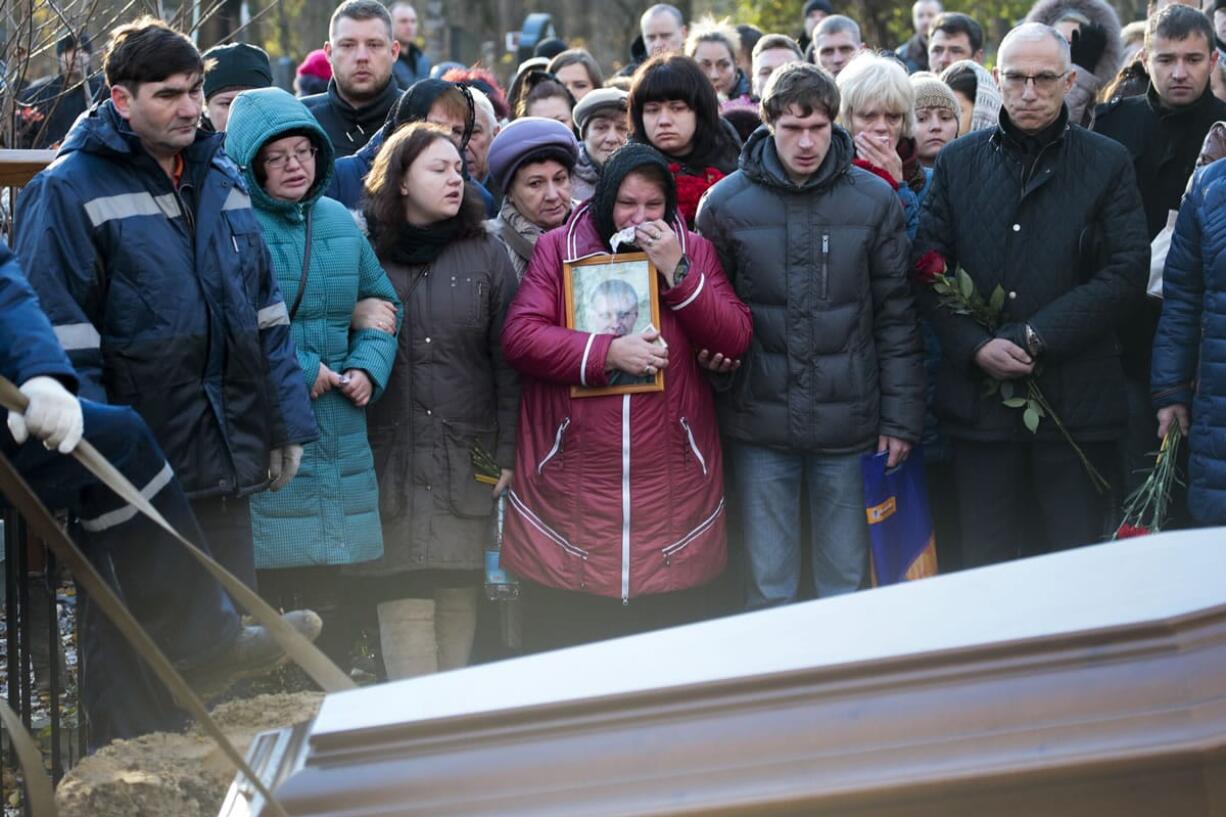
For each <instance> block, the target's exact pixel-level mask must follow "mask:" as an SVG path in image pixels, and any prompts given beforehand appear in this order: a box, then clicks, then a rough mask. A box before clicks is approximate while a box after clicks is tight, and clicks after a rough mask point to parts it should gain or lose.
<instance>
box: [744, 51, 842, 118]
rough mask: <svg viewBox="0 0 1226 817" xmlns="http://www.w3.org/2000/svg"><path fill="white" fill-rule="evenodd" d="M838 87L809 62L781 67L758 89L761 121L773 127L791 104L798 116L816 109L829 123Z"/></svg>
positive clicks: (835, 110) (836, 112) (836, 104)
mask: <svg viewBox="0 0 1226 817" xmlns="http://www.w3.org/2000/svg"><path fill="white" fill-rule="evenodd" d="M839 102H840V100H839V86H838V85H836V84H835V82H834V77H832V76H830V74H829V73H827V72H826V71H825V70H823V69H821V68H818V67H817V66H816V65H814V64H813V63H811V62H789V63H788V64H787V65H784V66H781V67H780V68H779V69H778V70H777V71H775V73H773V74H771V78H770V79H769V80H767V82H766V87H765V88H763V89H762V104H761V108H762V114H761V115H762V121H763V122H765V123H766V124H767V125H770V126H772V127H773V126H774V124H775V122H776V121H778V119H779V117H781V116H783V115H784V114H785V113H787V112H788V111H789V110H790V109H791V108H792V107H796V108H799V109H800V113H801V115H802V116H810V115H811V114H812V113H813V112H814V111H815V110H820V111H822V112H823V113H825V114H826V116H828V117H829V118H830V121H831V122H833V121H834V120H835V119H836V118H838V115H839Z"/></svg>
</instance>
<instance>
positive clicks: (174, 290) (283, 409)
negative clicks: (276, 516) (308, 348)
mask: <svg viewBox="0 0 1226 817" xmlns="http://www.w3.org/2000/svg"><path fill="white" fill-rule="evenodd" d="M105 71H106V76H107V84H108V85H109V86H110V89H111V98H110V99H109V100H107V101H106V102H104V103H103V104H102V105H100V106H98V108H97V109H95V110H94V111H92V112H91V113H90V114H89V115H88V116H86V117H82V118H81V119H80V120H79V121H78V122H77V124H76V125H75V126H74V127H73V129H72V130H71V131H70V132H69V134H68V137H67V139H66V140H65V142H64V144H63V146H62V147H61V148H60V150H59V154H58V156H57V158H56V161H55V162H54V163H52V164H51V165H50V166H49V167H48V168H47V169H46V170H45V171H43V172H42V173H40V174H39V175H38V176H36V177H35V178H34V180H33V181H31V182H30V184H29V185H27V186H26V189H25V190H24V191H23V193H22V195H21V197H20V199H19V201H18V224H19V225H20V228H19V230H18V236H17V246H16V251H17V255H18V257H20V258H21V259H22V262H23V265H24V267H25V269H26V273H27V275H28V276H29V279H30V283H31V284H32V285H33V286H34V289H35V291H37V292H38V293H39V296H40V298H41V300H42V303H43V308H44V309H45V310H46V312H47V314H48V316H49V317H50V318H51V322H52V324H53V325H54V327H55V333H56V335H57V336H58V338H59V340H60V343H61V344H62V345H63V347H64V349H65V350H66V351H67V352H68V355H69V359H70V360H71V361H72V363H73V365H74V366H75V367H76V370H77V373H78V374H79V375H80V376H81V393H82V395H83V396H85V397H88V398H90V399H93V400H97V401H100V402H102V401H105V402H108V403H115V404H122V405H129V406H132V407H133V408H135V409H136V411H137V412H138V413H139V414H140V415H141V417H142V418H143V419H144V420H145V422H146V423H148V424H149V427H150V429H152V431H153V433H154V435H155V436H156V437H157V440H158V443H159V444H160V445H161V447H162V449H163V450H164V451H165V452H166V455H167V457H168V458H169V460H170V464H171V465H172V466H173V467H174V471H175V474H176V475H177V476H178V478H179V480H180V482H182V484H183V487H184V489H185V490H186V492H187V494H188V496H189V497H191V498H192V500H193V509H194V511H195V513H196V516H197V518H198V519H199V520H200V523H201V526H202V527H203V528H204V530H205V532H206V533H207V534H208V537H209V539H210V541H211V542H213V545H214V550H215V552H216V553H217V556H218V560H219V561H220V562H221V563H222V564H223V565H225V566H226V567H227V568H229V570H230V571H231V572H232V573H234V574H236V575H237V576H238V577H239V578H240V579H243V580H244V581H246V582H247V583H248V584H250V585H254V583H255V568H254V559H253V554H252V544H251V526H250V518H249V515H248V510H247V497H249V496H250V495H251V494H253V493H255V492H257V491H262V490H264V489H265V488H270V487H271V488H272V489H274V490H275V489H277V488H280V487H281V486H283V485H284V484H286V483H287V482H288V481H289V479H290V478H292V476H293V474H294V473H295V472H296V471H297V468H298V462H299V460H300V458H301V456H302V444H303V443H306V442H309V441H311V440H314V439H315V438H316V437H317V436H318V430H317V428H316V425H315V418H314V414H313V413H312V411H311V406H310V402H309V399H308V397H307V388H306V383H305V382H304V381H303V378H302V371H301V368H300V367H299V366H298V362H297V360H296V356H295V353H294V348H293V344H292V341H291V340H290V334H289V332H290V326H289V315H288V311H287V309H286V305H285V303H284V301H282V299H281V293H280V291H279V290H278V288H277V285H276V279H275V278H274V277H273V274H272V272H271V270H270V268H269V260H268V251H267V249H266V248H265V247H264V242H263V239H262V238H261V235H260V225H259V222H257V221H256V218H255V214H254V213H253V212H252V210H251V201H250V199H249V198H248V196H247V193H246V191H245V189H244V186H243V185H244V183H243V181H242V176H241V174H240V172H239V169H238V168H237V167H236V166H235V165H234V163H233V162H232V161H231V160H230V159H229V158H227V157H226V155H225V153H224V152H223V151H222V148H221V144H222V138H223V137H222V135H220V134H212V133H206V132H204V131H201V130H199V129H198V123H199V120H200V112H201V104H202V100H201V82H202V76H203V65H202V62H201V58H200V54H199V52H197V51H196V48H195V46H193V45H192V43H191V41H190V40H188V39H187V38H186V37H184V36H183V35H182V34H179V33H178V32H176V31H173V30H171V29H170V28H168V27H167V26H165V25H164V24H163V23H161V22H159V21H153V20H149V19H146V20H140V21H137V22H136V23H132V24H130V25H126V26H121V27H120V28H118V29H116V31H115V33H114V35H113V38H112V41H111V45H110V49H109V51H108V54H107V57H106V61H105Z"/></svg>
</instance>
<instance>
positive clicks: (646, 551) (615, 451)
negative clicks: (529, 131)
mask: <svg viewBox="0 0 1226 817" xmlns="http://www.w3.org/2000/svg"><path fill="white" fill-rule="evenodd" d="M627 227H631V228H634V238H633V244H634V245H635V246H637V247H638V248H641V250H642V251H643V252H645V253H647V255H648V257H649V258H650V259H651V261H652V263H653V264H654V265H655V266H656V268H657V269H658V270H659V289H660V310H659V311H660V324H661V325H660V326H659V327H658V328H659V334H660V336H661V337H662V338H663V340H664V342H665V344H666V345H661V344H659V343H655V342H653V340H654V335H653V334H651V333H647V334H638V333H626V334H622V335H620V336H618V335H615V334H612V333H609V334H594V333H588V332H581V331H577V330H572V329H567V328H566V325H565V324H566V320H565V294H564V292H563V274H562V265H563V262H565V261H569V260H575V259H579V258H585V257H589V256H593V255H598V254H602V253H609V252H610V244H609V240H610V238H611V237H612V236H613V234H614V233H616V232H618V231H619V230H623V229H625V228H627ZM749 337H750V316H749V309H748V308H747V307H746V306H745V305H744V304H743V303H741V301H740V300H739V299H738V298H737V297H736V295H735V293H734V292H733V290H732V287H731V285H730V284H729V282H728V280H727V278H725V277H724V272H723V270H722V269H721V267H720V264H719V260H718V258H717V257H716V254H715V250H714V249H713V248H712V246H711V244H710V243H708V242H707V240H706V239H704V238H702V237H701V236H699V235H697V234H696V233H692V232H689V231H687V230H686V229H685V227H684V224H683V222H682V221H681V220H680V219H679V218H678V217H677V215H676V191H675V186H674V181H673V176H672V174H671V173H670V172H669V170H668V163H667V161H666V160H665V158H664V157H663V156H661V155H660V153H659V152H658V151H656V150H655V149H653V148H651V147H649V146H646V145H639V144H629V145H626V146H625V147H623V148H621V149H620V150H619V151H618V152H617V153H615V154H613V156H612V157H611V158H610V159H609V161H608V163H607V164H606V168H605V173H604V175H603V176H602V177H601V180H600V182H599V183H598V184H597V187H596V192H595V194H594V195H593V196H592V199H591V200H590V201H589V202H587V203H585V204H583V205H581V206H580V207H578V208H576V210H575V212H574V213H573V214H572V215H571V217H570V219H569V220H568V221H567V223H566V224H565V225H563V226H562V227H560V228H558V229H556V230H553V231H552V232H550V233H548V234H546V235H545V236H543V237H542V238H541V239H540V241H539V242H538V244H537V247H536V252H535V253H534V255H533V257H532V263H531V264H530V266H529V267H528V270H527V272H526V274H525V275H524V278H523V281H522V282H521V284H520V288H519V292H518V294H517V295H516V298H515V300H514V302H513V303H512V305H511V309H510V311H509V312H508V314H507V320H506V325H505V327H504V329H503V335H502V343H503V353H504V354H505V356H506V359H507V361H508V362H509V363H510V364H511V365H512V366H514V367H515V368H516V369H518V370H519V371H520V373H521V374H522V375H523V378H522V400H521V403H520V424H519V432H518V442H517V445H518V448H517V455H516V467H515V477H514V479H513V481H512V486H513V487H512V489H511V491H510V492H509V494H508V504H507V516H506V526H505V534H504V535H505V538H504V541H503V552H502V556H503V562H504V564H505V565H506V567H508V568H509V569H510V570H512V571H513V572H514V573H516V574H517V575H519V576H520V577H522V578H523V579H525V580H526V582H525V583H526V586H525V593H524V596H525V626H524V634H525V639H526V640H527V641H528V644H529V646H530V647H535V648H538V649H539V648H546V647H554V646H565V645H568V644H573V643H582V642H584V641H589V640H597V639H600V638H608V637H613V636H617V635H624V634H628V633H632V632H638V631H642V630H645V629H650V628H653V627H659V626H668V625H670V624H677V623H683V622H686V621H692V620H695V619H697V618H700V617H702V615H703V611H704V609H705V601H706V597H707V596H708V595H709V594H708V593H706V592H705V589H704V588H702V587H701V585H704V584H706V583H708V582H710V581H711V580H712V579H714V578H715V577H716V576H718V575H719V574H720V572H721V571H722V570H723V569H724V565H725V562H726V558H727V556H726V542H725V537H724V495H723V459H722V455H721V452H720V444H719V429H718V427H717V425H716V419H715V407H714V401H713V396H712V390H711V385H710V382H709V380H708V378H707V376H706V372H705V371H704V369H714V370H716V371H728V370H729V369H730V368H731V366H732V365H733V364H732V361H735V360H739V358H740V357H741V356H742V355H743V354H744V352H745V350H746V348H747V347H748V345H749ZM721 364H722V365H721ZM659 369H663V370H665V377H664V391H662V392H646V393H636V394H625V395H610V396H601V397H581V398H577V399H572V398H571V387H572V386H591V387H597V386H605V385H608V384H609V383H610V380H617V379H621V378H625V377H627V376H628V377H631V378H638V377H643V376H651V375H654V374H655V372H656V371H657V370H659Z"/></svg>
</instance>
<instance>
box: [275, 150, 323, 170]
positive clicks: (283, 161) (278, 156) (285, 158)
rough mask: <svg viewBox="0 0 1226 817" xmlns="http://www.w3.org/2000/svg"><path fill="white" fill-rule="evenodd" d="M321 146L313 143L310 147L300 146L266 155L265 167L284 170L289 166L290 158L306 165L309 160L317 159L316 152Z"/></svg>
mask: <svg viewBox="0 0 1226 817" xmlns="http://www.w3.org/2000/svg"><path fill="white" fill-rule="evenodd" d="M318 150H319V148H317V147H315V146H314V145H311V146H310V147H309V148H299V149H298V150H295V151H291V152H290V153H272V154H269V155H268V156H265V157H264V167H267V168H275V169H277V170H284V169H285V168H287V167H289V160H290V159H295V160H297V162H298V164H300V165H305V164H306V163H307V162H314V161H315V153H316V152H317V151H318Z"/></svg>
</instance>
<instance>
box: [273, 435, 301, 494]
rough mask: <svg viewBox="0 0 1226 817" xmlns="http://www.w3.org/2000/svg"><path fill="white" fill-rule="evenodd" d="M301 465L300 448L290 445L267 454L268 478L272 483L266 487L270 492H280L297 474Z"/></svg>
mask: <svg viewBox="0 0 1226 817" xmlns="http://www.w3.org/2000/svg"><path fill="white" fill-rule="evenodd" d="M300 465H302V446H300V445H295V444H293V443H290V444H289V445H286V446H282V447H281V448H274V449H273V450H272V451H270V452H268V476H269V477H270V478H271V479H272V482H271V483H269V485H268V490H270V491H280V490H281V489H282V488H284V487H285V486H286V485H289V481H290V480H291V479H293V478H294V475H295V474H297V473H298V466H300Z"/></svg>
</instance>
